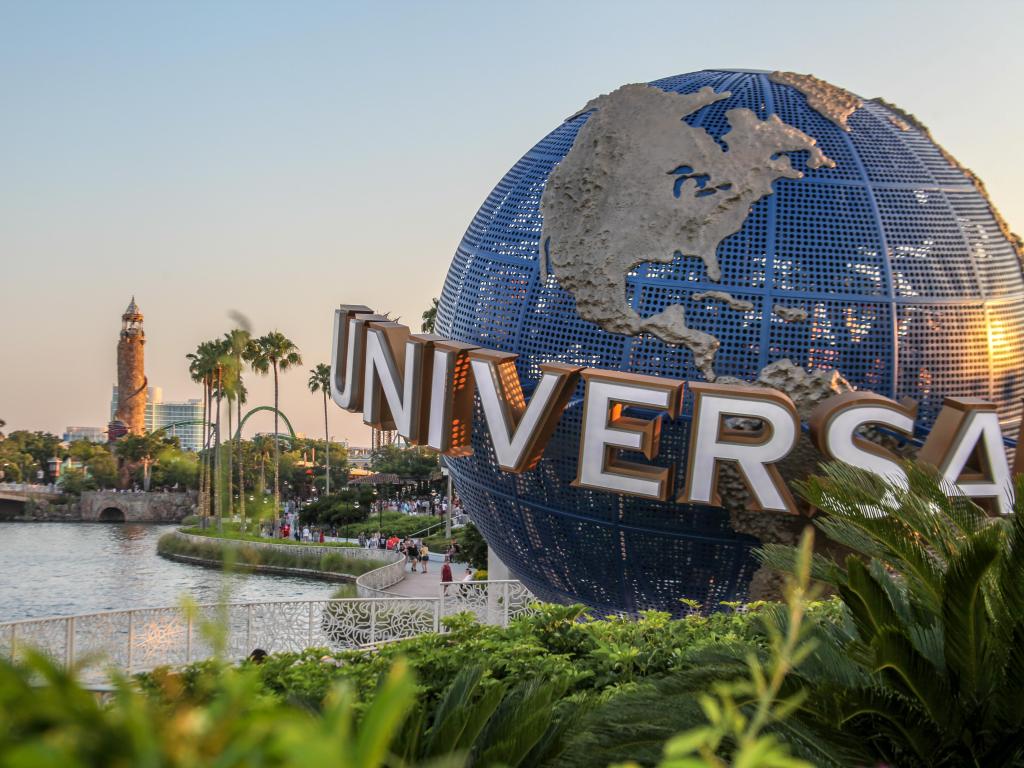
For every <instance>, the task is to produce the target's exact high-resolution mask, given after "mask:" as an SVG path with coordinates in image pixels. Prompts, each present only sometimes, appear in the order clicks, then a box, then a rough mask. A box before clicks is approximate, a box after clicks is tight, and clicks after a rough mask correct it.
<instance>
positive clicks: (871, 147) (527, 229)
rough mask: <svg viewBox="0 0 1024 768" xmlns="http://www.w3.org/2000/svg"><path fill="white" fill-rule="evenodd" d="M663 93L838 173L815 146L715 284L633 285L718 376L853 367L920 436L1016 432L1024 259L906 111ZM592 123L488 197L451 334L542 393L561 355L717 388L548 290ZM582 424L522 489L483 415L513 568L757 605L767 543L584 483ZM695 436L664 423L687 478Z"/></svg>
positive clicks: (444, 329)
mask: <svg viewBox="0 0 1024 768" xmlns="http://www.w3.org/2000/svg"><path fill="white" fill-rule="evenodd" d="M653 85H656V86H658V87H660V88H662V89H664V90H668V91H676V92H679V93H692V92H695V91H697V90H699V89H700V88H702V87H704V86H710V87H712V88H714V89H715V90H716V91H725V90H728V91H731V92H732V97H731V98H729V99H727V100H725V101H722V102H718V103H715V104H712V105H710V106H708V107H705V108H704V109H702V110H700V111H698V112H697V113H695V114H693V115H690V116H689V117H687V118H686V121H687V122H688V123H689V124H690V125H692V126H694V127H702V128H704V129H705V130H707V131H708V132H709V133H710V134H711V135H712V136H713V137H714V138H716V140H720V139H721V137H722V135H723V134H724V133H725V132H726V131H727V130H728V124H727V122H726V118H725V113H726V112H727V111H728V110H729V109H732V108H735V107H746V108H748V109H751V110H753V111H754V112H755V113H756V114H757V115H758V116H759V117H761V118H766V117H767V116H768V115H771V114H777V115H778V116H779V117H780V118H781V119H782V120H783V121H784V122H786V123H789V124H790V125H793V126H795V127H797V128H799V129H800V130H801V131H803V132H804V133H806V134H808V135H809V136H812V137H814V138H815V139H816V140H817V142H818V145H819V146H820V147H821V148H822V149H823V151H824V152H825V154H826V155H828V156H829V157H830V158H832V159H833V160H835V162H836V167H835V168H834V169H829V168H824V167H823V168H819V169H814V170H807V169H806V166H805V164H804V160H805V157H806V152H804V153H792V154H791V157H792V161H793V166H794V167H795V168H800V169H803V170H804V172H805V176H804V178H803V179H799V180H781V181H777V182H776V183H775V185H774V189H775V193H774V194H772V195H769V196H767V197H765V198H763V199H762V200H760V201H759V202H757V203H756V204H755V205H754V206H753V208H752V209H751V211H750V214H749V216H748V217H747V219H746V222H745V224H744V226H743V228H742V229H741V230H740V231H739V232H737V233H736V234H735V235H732V236H731V237H728V238H726V239H725V240H724V241H723V242H722V243H721V245H720V246H719V248H718V258H719V261H720V263H721V266H722V281H721V282H720V283H715V282H712V281H710V280H709V279H708V277H707V273H706V271H705V269H704V265H703V263H702V262H701V261H700V260H699V259H696V258H682V257H677V258H676V260H675V261H674V262H673V263H672V264H668V265H654V264H646V265H641V266H640V267H638V268H637V269H636V270H634V271H633V272H632V273H630V275H629V278H628V281H627V296H628V298H629V299H630V301H631V303H632V306H633V307H634V308H635V309H636V310H637V311H638V312H639V313H640V314H641V315H642V316H648V315H651V314H653V313H655V312H658V311H660V310H662V309H664V308H665V307H666V306H668V305H669V304H673V303H684V304H685V306H686V310H687V322H688V324H689V325H690V326H691V327H694V328H697V329H699V330H703V331H707V332H709V333H712V334H714V335H715V336H716V337H718V338H719V339H720V340H721V349H720V351H719V353H718V356H717V358H716V361H715V367H716V370H717V372H718V373H719V374H720V375H728V376H735V377H738V378H740V379H745V380H753V379H756V377H757V375H758V373H759V371H760V370H761V369H762V368H764V367H765V366H766V365H767V364H768V363H770V362H773V361H776V360H780V359H782V358H789V359H790V360H792V361H793V362H794V363H796V364H798V365H801V366H804V367H807V368H837V369H838V370H839V371H840V372H841V373H842V374H843V376H845V377H846V378H847V379H848V380H849V381H850V382H851V383H852V384H854V385H855V386H856V387H858V388H865V389H870V390H873V391H875V392H879V393H881V394H884V395H887V396H889V397H894V398H901V397H905V396H909V397H912V398H914V399H916V400H918V401H919V402H920V421H919V424H920V426H921V428H922V429H925V430H926V429H927V428H928V427H929V426H930V424H931V422H932V421H933V420H934V418H935V415H936V413H937V411H938V408H939V407H940V406H941V402H942V398H943V397H944V396H947V395H970V396H978V397H984V398H987V399H990V400H992V401H994V402H996V403H997V404H998V405H999V408H1000V414H1001V416H1002V418H1003V421H1004V424H1005V426H1006V427H1007V429H1008V430H1011V429H1013V428H1014V426H1015V425H1016V423H1017V421H1018V420H1019V418H1020V402H1021V399H1022V397H1024V380H1022V377H1021V371H1022V370H1024V354H1022V350H1024V322H1022V321H1024V280H1022V274H1021V265H1020V263H1019V261H1018V259H1017V255H1016V253H1015V252H1014V250H1013V248H1012V247H1011V245H1010V244H1009V242H1008V241H1007V240H1006V238H1005V237H1004V236H1003V234H1002V232H1001V231H1000V228H999V226H998V224H997V222H996V220H995V218H994V216H993V214H992V211H991V210H990V208H989V205H988V203H987V201H986V200H985V198H984V197H983V196H982V195H981V194H980V193H979V192H978V191H977V189H976V188H975V186H974V185H973V184H972V182H971V180H970V179H969V178H967V176H966V175H965V174H964V173H963V171H961V170H960V169H959V168H958V167H956V165H954V164H953V163H951V162H950V161H949V160H948V159H947V158H946V157H945V156H944V155H943V153H942V151H941V150H940V149H939V148H938V147H937V146H935V144H933V143H932V142H931V140H930V139H929V138H928V137H927V135H926V134H924V133H922V132H921V131H919V130H917V129H916V128H914V127H912V126H911V127H909V129H908V130H903V127H905V123H902V121H901V120H900V119H899V116H898V115H895V114H894V113H892V112H891V111H890V110H889V109H888V108H887V107H885V106H884V105H882V104H881V103H878V102H875V101H869V102H865V104H864V105H863V106H862V107H861V108H860V109H858V110H857V111H856V112H854V113H853V115H852V116H851V117H850V118H849V127H850V129H851V130H850V131H849V132H846V131H843V130H842V129H841V128H839V127H838V126H837V125H835V124H834V123H832V122H831V121H830V120H828V119H826V118H825V117H823V116H822V115H821V114H819V113H818V112H816V111H814V110H813V109H811V108H810V107H809V106H808V104H807V101H806V99H805V97H804V96H803V95H802V94H801V93H800V92H799V91H797V90H795V89H793V88H791V87H789V86H786V85H780V84H777V83H774V82H771V81H770V79H769V77H768V76H767V75H766V74H764V73H757V72H733V71H729V72H719V71H705V72H696V73H692V74H688V75H681V76H678V77H672V78H667V79H665V80H660V81H657V82H655V83H653ZM567 106H568V108H569V109H571V108H572V107H573V106H574V105H567ZM575 106H578V105H575ZM586 119H587V116H586V115H582V116H579V117H576V118H575V119H572V120H569V121H567V122H565V123H563V124H562V125H561V126H559V127H558V128H556V129H555V130H554V131H552V132H551V133H550V134H549V135H548V136H547V137H545V138H544V139H543V140H541V141H540V142H539V143H538V144H537V145H536V146H535V147H534V148H533V149H531V150H530V151H529V152H528V153H527V154H526V155H525V156H524V157H523V158H522V159H521V160H520V161H519V162H518V163H516V164H515V166H513V168H512V169H511V170H510V171H509V172H508V174H506V176H505V177H504V178H503V179H502V180H501V181H500V182H499V183H498V185H497V186H496V187H495V188H494V191H492V192H491V194H490V195H489V196H488V198H487V200H486V201H485V202H484V204H483V206H482V207H481V208H480V210H479V212H478V213H477V215H476V216H475V217H474V219H473V221H472V223H471V224H470V226H469V229H468V230H467V232H466V235H465V237H464V238H463V241H462V243H461V244H460V245H459V248H458V250H457V252H456V254H455V258H454V260H453V262H452V265H451V268H450V271H449V273H448V279H447V282H446V283H445V287H444V292H443V294H442V297H441V304H440V308H439V310H438V330H439V332H440V333H442V334H444V335H446V336H449V337H451V338H454V339H457V340H459V341H464V342H470V343H475V344H479V345H481V346H485V347H490V348H494V349H500V350H507V351H511V352H517V353H519V355H520V357H519V371H520V375H521V376H522V377H523V378H524V386H526V388H527V389H528V390H529V389H530V387H531V385H532V382H534V381H535V380H536V379H537V377H538V376H539V372H538V369H537V366H538V365H539V364H540V363H543V362H548V361H561V362H567V363H575V364H580V365H587V366H595V367H600V368H611V369H620V370H628V371H633V372H636V373H644V374H652V375H661V376H670V377H674V378H683V379H692V380H701V379H702V376H701V374H700V373H699V372H698V371H697V369H696V368H695V367H694V365H693V359H692V355H691V354H690V353H689V351H688V350H686V349H685V348H681V347H674V346H670V345H667V344H665V343H664V342H662V341H660V340H659V339H657V338H654V337H652V336H648V335H643V336H638V337H627V336H621V335H617V334H612V333H608V332H606V331H604V330H602V329H600V328H599V327H597V326H596V325H594V324H592V323H589V322H586V321H584V320H581V319H580V318H579V316H578V315H577V314H576V310H575V302H574V299H573V297H572V296H571V295H570V294H568V293H567V292H565V291H563V290H562V289H561V288H560V287H559V285H558V282H557V280H556V279H555V278H554V277H549V278H548V279H547V280H546V281H541V279H540V276H539V270H538V242H539V238H540V232H541V224H542V219H541V213H540V210H539V204H540V196H541V194H542V192H543V189H544V184H545V181H546V179H547V177H548V174H549V173H550V172H551V170H552V168H553V167H554V166H555V164H556V163H558V162H559V161H560V160H561V159H562V158H563V157H564V156H565V154H566V153H567V152H568V151H569V150H570V149H571V147H572V144H573V141H574V139H575V137H576V133H577V131H578V130H579V128H580V127H581V126H582V125H583V124H584V123H585V121H586ZM706 290H726V291H729V292H731V293H732V294H733V295H734V296H735V297H736V298H738V299H743V300H746V301H749V302H750V303H751V304H752V305H753V307H752V309H750V310H749V311H736V310H732V309H727V308H726V307H724V306H723V305H722V304H721V303H718V302H713V301H703V302H702V301H693V300H691V299H690V298H689V297H690V295H691V294H693V293H696V292H700V291H706ZM778 304H781V305H784V306H790V307H800V308H803V309H804V310H806V312H807V313H808V319H807V320H806V321H804V322H784V321H783V320H782V319H781V318H780V317H778V316H776V315H774V314H773V313H772V308H773V307H774V306H775V305H778ZM580 416H581V414H580V403H579V402H578V400H577V401H574V402H573V403H572V404H571V405H570V407H569V409H568V410H567V411H566V413H565V415H564V416H563V418H562V420H561V422H560V424H559V427H558V429H557V431H556V433H555V435H554V437H553V438H552V441H551V443H550V444H549V447H548V449H547V452H546V454H545V458H544V459H543V460H542V461H541V463H540V465H539V466H538V468H537V469H536V470H534V471H532V472H529V473H526V474H524V475H521V476H515V475H510V474H505V473H502V472H499V471H497V469H496V468H495V463H494V456H493V452H492V450H491V447H490V439H489V437H488V436H487V434H486V431H485V427H484V425H483V419H482V416H481V414H479V413H478V414H477V421H476V428H475V433H474V455H473V456H471V457H468V458H464V459H459V460H455V461H453V462H452V470H453V475H454V477H455V482H456V485H457V487H458V489H459V492H460V494H461V495H462V497H463V498H464V499H465V501H466V503H467V505H468V508H469V510H470V514H471V516H472V518H473V519H474V520H475V521H476V523H477V524H478V525H479V526H480V528H481V529H482V531H483V533H484V535H485V537H486V538H487V540H488V542H489V543H490V544H491V546H492V547H494V549H495V550H496V551H497V553H498V554H499V556H500V557H501V558H502V559H503V560H504V561H505V562H506V563H507V564H508V565H509V566H510V568H512V570H513V571H514V573H515V575H516V576H517V577H519V578H521V579H522V580H523V581H524V582H526V584H527V585H528V586H529V587H530V589H531V590H533V591H534V592H535V593H536V594H538V595H540V596H541V597H544V598H546V599H550V600H556V601H561V602H566V601H581V602H585V603H588V604H590V605H592V606H595V607H597V608H598V609H600V610H608V611H626V612H633V611H636V610H639V609H642V608H651V607H655V608H661V609H665V610H670V611H678V609H679V603H678V599H679V598H680V597H684V596H685V597H691V598H694V599H697V600H700V601H701V602H702V603H704V604H705V606H708V607H711V608H714V606H715V605H717V603H718V601H720V600H729V599H742V598H744V597H745V596H746V595H747V591H748V586H749V583H750V579H751V576H752V574H753V573H754V571H755V570H756V569H757V565H756V563H755V562H754V560H753V558H752V556H751V548H752V546H756V544H757V541H756V540H754V539H753V538H751V537H750V536H746V535H743V534H739V533H737V532H736V531H735V530H734V528H733V526H732V524H731V523H730V519H729V516H728V514H726V513H725V512H724V511H722V510H719V509H712V508H704V507H692V506H684V505H678V504H674V503H667V504H660V503H655V502H649V501H644V500H639V499H636V498H631V497H620V496H617V495H614V494H608V493H600V492H595V491H587V490H583V489H577V488H573V487H572V486H571V484H570V483H571V481H572V480H573V478H574V477H575V474H576V461H577V452H578V448H579V445H578V435H579V428H580ZM688 430H689V424H688V423H687V421H686V419H685V418H683V419H680V420H679V421H678V422H676V423H674V424H670V425H666V427H665V428H664V429H663V442H662V450H661V457H660V463H663V464H667V463H669V462H673V463H675V464H676V465H677V466H678V467H679V468H680V470H679V471H678V472H677V478H681V477H682V476H683V472H682V467H683V465H684V463H685V457H686V447H687V444H688ZM677 490H681V489H677Z"/></svg>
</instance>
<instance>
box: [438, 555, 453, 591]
mask: <svg viewBox="0 0 1024 768" xmlns="http://www.w3.org/2000/svg"><path fill="white" fill-rule="evenodd" d="M441 583H442V584H443V585H444V587H443V589H444V594H446V595H447V594H448V585H449V584H451V583H452V566H451V563H450V562H449V561H448V558H447V557H446V558H445V559H444V565H442V566H441Z"/></svg>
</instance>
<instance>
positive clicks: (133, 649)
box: [0, 569, 534, 682]
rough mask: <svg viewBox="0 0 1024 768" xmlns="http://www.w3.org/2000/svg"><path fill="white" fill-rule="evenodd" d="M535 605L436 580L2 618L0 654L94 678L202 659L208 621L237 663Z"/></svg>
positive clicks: (514, 588) (491, 586)
mask: <svg viewBox="0 0 1024 768" xmlns="http://www.w3.org/2000/svg"><path fill="white" fill-rule="evenodd" d="M378 570H382V569H378ZM533 601H534V598H533V595H532V594H531V593H530V592H529V590H527V589H526V588H525V587H524V586H523V585H522V584H521V583H520V582H518V581H490V582H487V581H478V582H453V583H450V584H447V585H441V586H440V587H439V594H438V596H437V597H428V598H402V597H386V598H370V599H365V598H352V599H346V600H302V601H292V600H280V601H270V602H261V603H229V604H225V605H201V606H198V607H197V608H196V609H195V610H194V611H185V610H183V609H181V608H140V609H135V610H128V611H106V612H104V613H92V614H84V615H80V616H64V617H58V618H45V619H26V620H23V621H14V622H8V623H5V624H0V655H2V656H5V657H8V658H19V657H20V656H22V655H23V653H24V651H25V649H27V648H34V649H36V650H38V651H41V652H42V653H44V654H46V655H48V656H50V657H51V658H53V659H55V660H56V661H58V662H61V663H63V664H65V665H67V666H72V665H80V666H81V667H82V672H81V676H82V679H83V680H85V681H86V682H101V681H104V680H106V679H107V675H106V670H108V669H110V668H115V669H118V670H120V671H122V672H128V673H133V672H144V671H148V670H151V669H154V668H155V667H159V666H165V665H167V666H177V665H181V664H188V663H189V662H192V661H198V660H201V659H206V658H209V657H210V656H212V655H213V646H212V644H211V641H210V639H209V638H210V633H209V632H208V631H206V629H205V627H206V626H207V625H209V626H212V627H216V628H217V629H216V631H220V632H223V633H224V642H225V647H226V655H227V657H228V658H231V659H242V658H245V657H246V656H248V655H249V654H250V653H251V652H252V651H253V650H254V649H256V648H262V649H263V650H265V651H267V652H268V653H274V652H280V651H299V650H302V649H304V648H311V647H324V648H330V649H334V650H343V649H355V648H366V647H368V646H374V645H379V644H381V643H387V642H393V641H395V640H401V639H404V638H409V637H415V636H416V635H420V634H423V633H426V632H438V631H444V627H443V625H442V623H441V619H442V618H443V617H445V616H451V615H453V614H456V613H461V612H463V611H469V612H471V613H472V614H474V615H475V616H476V617H477V619H478V620H479V621H481V622H486V623H490V624H497V625H500V626H505V625H507V624H508V622H509V621H510V620H512V619H514V618H516V617H518V616H522V615H525V614H527V613H529V612H530V611H531V605H532V603H533Z"/></svg>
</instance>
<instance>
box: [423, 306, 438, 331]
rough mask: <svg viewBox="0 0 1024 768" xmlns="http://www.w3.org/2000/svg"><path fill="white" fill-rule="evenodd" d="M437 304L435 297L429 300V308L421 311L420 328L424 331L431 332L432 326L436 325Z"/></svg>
mask: <svg viewBox="0 0 1024 768" xmlns="http://www.w3.org/2000/svg"><path fill="white" fill-rule="evenodd" d="M438 304H439V302H438V300H437V297H434V298H433V299H431V300H430V309H427V310H424V312H423V316H422V317H423V323H422V324H421V325H420V330H421V331H423V332H424V333H433V332H434V327H435V326H436V325H437V305H438Z"/></svg>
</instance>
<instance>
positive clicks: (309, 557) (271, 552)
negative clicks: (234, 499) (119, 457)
mask: <svg viewBox="0 0 1024 768" xmlns="http://www.w3.org/2000/svg"><path fill="white" fill-rule="evenodd" d="M264 541H266V540H264ZM292 550H294V551H292ZM157 552H158V553H159V554H161V555H164V554H173V555H187V556H189V557H199V558H202V559H204V560H214V561H217V562H225V561H226V560H228V559H231V562H238V563H244V564H247V565H271V566H276V567H279V568H303V569H307V570H313V571H326V572H328V573H341V574H346V575H348V576H359V575H361V574H364V573H366V572H367V571H372V570H373V569H374V568H380V567H381V566H382V565H383V564H384V563H381V562H376V561H374V560H366V559H363V558H355V557H346V556H345V555H344V553H343V551H339V552H338V553H337V554H335V553H333V552H331V553H330V554H326V555H317V554H314V553H311V552H304V551H303V548H302V547H294V548H292V549H290V550H289V551H282V550H280V549H276V548H271V547H256V546H251V547H250V546H247V545H245V544H242V545H240V546H225V545H222V544H220V543H218V542H217V540H216V539H213V538H211V539H210V540H209V541H194V540H192V539H186V538H183V537H181V536H176V535H175V534H173V533H167V534H164V535H163V536H161V537H160V540H159V541H158V542H157Z"/></svg>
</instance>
